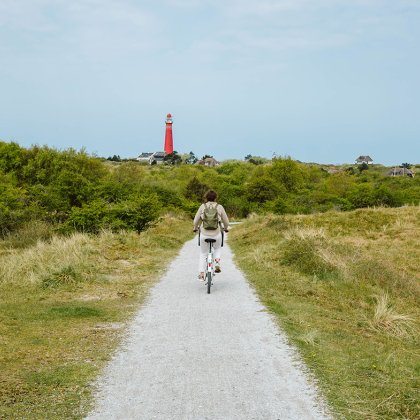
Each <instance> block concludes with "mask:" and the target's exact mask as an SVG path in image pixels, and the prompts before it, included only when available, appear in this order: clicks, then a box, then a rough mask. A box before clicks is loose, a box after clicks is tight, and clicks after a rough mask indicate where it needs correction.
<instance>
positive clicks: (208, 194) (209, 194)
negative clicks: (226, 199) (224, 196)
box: [204, 190, 217, 201]
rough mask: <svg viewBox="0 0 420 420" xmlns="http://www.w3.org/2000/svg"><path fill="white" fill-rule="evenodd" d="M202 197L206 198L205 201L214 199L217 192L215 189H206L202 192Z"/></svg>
mask: <svg viewBox="0 0 420 420" xmlns="http://www.w3.org/2000/svg"><path fill="white" fill-rule="evenodd" d="M204 198H205V199H206V201H216V198H217V192H216V191H213V190H208V191H207V192H206V193H205V194H204Z"/></svg>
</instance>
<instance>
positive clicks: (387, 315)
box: [370, 293, 416, 337]
mask: <svg viewBox="0 0 420 420" xmlns="http://www.w3.org/2000/svg"><path fill="white" fill-rule="evenodd" d="M375 299H376V306H375V312H374V314H373V318H372V320H371V321H370V326H371V327H372V329H374V330H375V331H380V332H383V333H385V334H390V335H393V336H395V337H407V336H409V335H415V332H416V321H415V319H414V318H413V317H412V316H408V315H402V314H398V313H396V312H395V310H394V309H393V307H392V306H391V303H390V299H389V296H388V293H382V294H380V295H379V296H375Z"/></svg>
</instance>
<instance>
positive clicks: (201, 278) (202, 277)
mask: <svg viewBox="0 0 420 420" xmlns="http://www.w3.org/2000/svg"><path fill="white" fill-rule="evenodd" d="M198 281H204V273H199V274H198Z"/></svg>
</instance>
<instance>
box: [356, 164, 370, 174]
mask: <svg viewBox="0 0 420 420" xmlns="http://www.w3.org/2000/svg"><path fill="white" fill-rule="evenodd" d="M358 168H359V171H360V173H362V172H363V171H367V170H368V169H369V165H368V164H367V163H366V162H363V163H362V164H361V165H359V166H358Z"/></svg>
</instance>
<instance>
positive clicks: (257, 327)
mask: <svg viewBox="0 0 420 420" xmlns="http://www.w3.org/2000/svg"><path fill="white" fill-rule="evenodd" d="M197 262H198V246H197V242H196V240H193V241H189V242H187V243H186V244H185V246H184V247H183V249H182V251H181V253H180V255H179V256H178V257H177V258H176V259H175V260H174V261H173V263H172V264H171V265H170V267H169V269H168V271H167V272H166V274H165V275H164V276H163V278H162V280H161V281H160V282H159V283H158V284H157V285H156V286H155V287H154V288H153V290H152V291H151V295H150V297H149V299H148V301H147V303H146V304H145V305H144V306H143V307H142V308H141V310H140V311H139V313H138V314H137V316H136V317H135V319H134V321H133V322H132V324H131V326H130V327H129V331H128V334H127V338H126V340H125V342H124V344H123V346H122V348H121V349H120V350H119V351H118V352H117V353H116V354H115V356H114V357H113V359H112V361H111V362H110V364H109V365H108V367H107V368H106V369H105V371H104V373H103V376H102V377H100V378H99V380H98V384H97V387H98V392H97V404H96V408H95V410H94V411H93V412H92V413H91V414H90V416H88V419H101V420H104V419H113V420H115V419H121V420H122V419H124V420H127V419H145V420H149V419H176V420H184V419H191V420H192V419H194V420H204V419H211V420H217V419H229V420H230V419H241V420H244V419H250V420H251V419H264V420H271V419H282V420H283V419H299V420H302V419H326V418H329V416H328V414H326V410H325V408H324V407H325V405H324V404H323V403H322V402H321V401H320V399H319V397H318V396H317V390H316V388H315V386H314V384H312V383H310V381H308V379H307V377H306V375H305V373H304V368H303V367H302V364H301V363H300V362H299V361H298V360H297V357H296V353H295V352H294V350H293V349H292V348H291V347H290V346H289V345H288V344H287V342H286V339H285V336H284V334H283V333H281V332H280V331H279V329H278V328H277V326H276V325H275V323H274V322H273V320H272V318H271V316H270V315H269V314H268V313H267V312H266V311H265V310H264V307H263V306H262V305H261V303H260V302H259V301H258V299H257V297H256V295H255V293H254V291H253V290H252V289H251V288H250V287H249V285H248V283H247V282H246V280H245V278H244V276H243V274H242V273H241V272H240V271H239V270H238V269H237V268H236V267H235V265H234V264H233V262H232V254H231V251H230V249H229V247H228V246H227V245H226V244H225V247H224V249H223V254H222V269H223V272H222V273H221V274H218V275H217V276H216V279H215V284H214V286H213V288H212V293H211V294H210V295H208V294H207V292H206V289H205V286H204V284H203V283H200V282H199V281H198V280H197V279H196V274H197V273H196V271H197Z"/></svg>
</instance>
